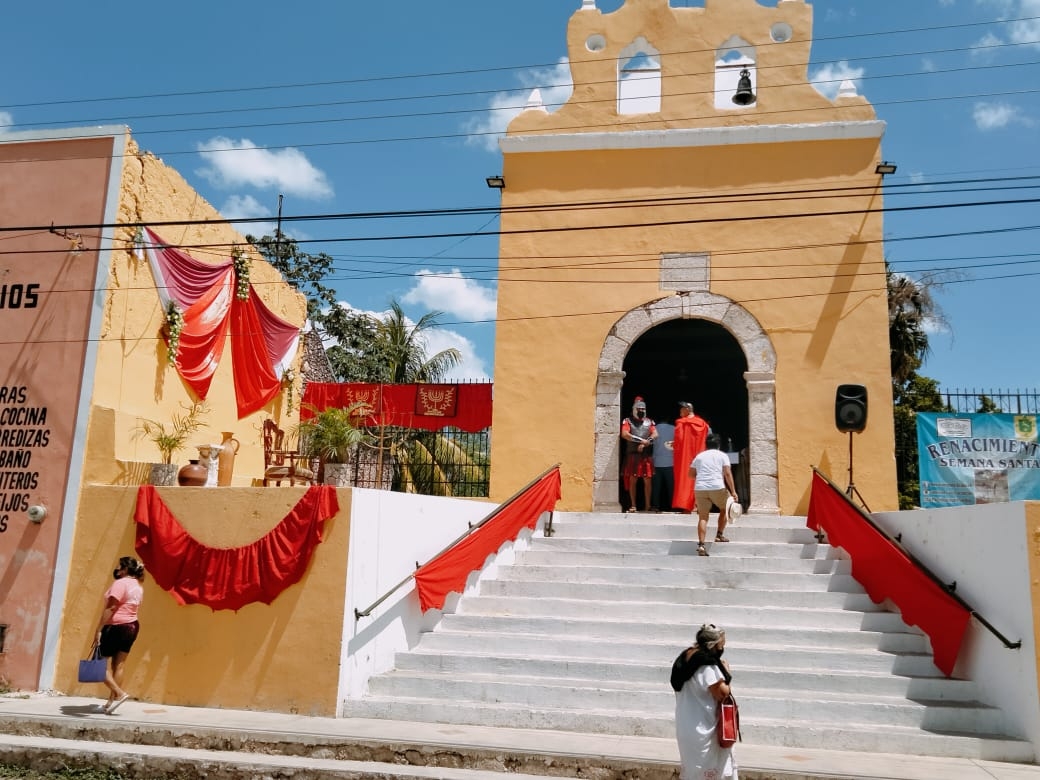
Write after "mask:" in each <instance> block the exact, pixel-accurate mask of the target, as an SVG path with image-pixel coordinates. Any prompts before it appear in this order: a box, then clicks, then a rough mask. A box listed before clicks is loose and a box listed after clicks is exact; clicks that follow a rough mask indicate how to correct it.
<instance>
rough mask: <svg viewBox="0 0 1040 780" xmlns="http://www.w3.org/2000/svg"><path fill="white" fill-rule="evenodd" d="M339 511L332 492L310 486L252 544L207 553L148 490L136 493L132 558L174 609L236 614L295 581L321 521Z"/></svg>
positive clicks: (307, 559)
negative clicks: (172, 602) (171, 601)
mask: <svg viewBox="0 0 1040 780" xmlns="http://www.w3.org/2000/svg"><path fill="white" fill-rule="evenodd" d="M338 511H339V500H338V498H337V497H336V490H335V488H332V487H328V486H324V485H321V486H318V485H315V486H313V487H311V488H310V489H309V490H308V491H307V492H306V493H305V494H304V495H303V498H301V499H300V500H299V502H298V503H297V504H296V506H294V507H293V509H292V511H291V512H289V514H288V515H286V516H285V518H283V519H282V521H281V522H280V523H279V524H278V525H277V526H275V527H274V528H273V529H271V530H270V531H269V532H268V533H267V534H265V535H264V536H262V537H261V538H260V539H257V540H256V541H255V542H253V543H252V544H247V545H245V546H243V547H236V548H217V547H207V546H206V545H204V544H201V543H200V542H198V541H196V540H195V539H194V538H192V537H191V536H190V535H189V534H188V532H187V531H186V530H184V527H183V526H182V525H181V524H180V523H179V522H178V521H177V518H175V517H174V516H173V514H172V513H171V512H170V510H169V507H167V506H166V504H165V503H163V500H162V499H161V498H160V497H159V493H158V491H157V490H156V489H155V488H154V487H153V486H151V485H142V486H141V488H140V489H139V490H138V493H137V509H136V510H135V512H134V522H135V523H136V524H137V542H136V545H135V547H136V549H137V554H138V555H140V556H141V560H142V561H143V562H144V564H145V566H147V567H148V570H149V572H150V573H151V575H152V576H153V577H154V578H155V581H156V582H157V583H158V584H159V587H161V588H162V589H163V590H166V591H169V592H170V594H171V595H172V596H173V597H174V598H175V599H176V600H177V601H178V602H179V603H180V604H205V605H206V606H207V607H210V608H211V609H214V610H217V609H231V610H236V611H237V610H239V609H241V608H242V607H244V606H245V605H246V604H252V603H253V602H256V601H260V602H263V603H264V604H270V603H271V602H272V601H274V600H275V599H276V598H277V597H278V595H279V594H280V593H281V592H282V591H283V590H285V589H286V588H288V587H289V586H290V585H293V584H295V583H297V582H299V581H300V579H301V578H302V577H303V575H304V572H306V571H307V565H308V564H309V563H310V559H311V555H312V554H313V552H314V548H315V547H316V546H317V545H318V544H320V543H321V541H322V538H323V537H322V532H323V529H324V524H325V521H326V520H328V519H329V518H331V517H333V516H335V514H336V513H337V512H338Z"/></svg>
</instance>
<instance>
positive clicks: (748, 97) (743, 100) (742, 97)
mask: <svg viewBox="0 0 1040 780" xmlns="http://www.w3.org/2000/svg"><path fill="white" fill-rule="evenodd" d="M755 100H757V98H756V97H755V93H754V92H752V91H751V71H749V70H748V69H747V68H741V69H740V79H739V80H738V81H737V91H736V93H735V94H734V95H733V102H734V103H736V104H737V105H738V106H750V105H751V104H752V103H754V102H755Z"/></svg>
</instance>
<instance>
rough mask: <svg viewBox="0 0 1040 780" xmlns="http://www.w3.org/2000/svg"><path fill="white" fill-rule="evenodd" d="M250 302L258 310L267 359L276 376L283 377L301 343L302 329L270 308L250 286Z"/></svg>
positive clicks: (257, 314)
mask: <svg viewBox="0 0 1040 780" xmlns="http://www.w3.org/2000/svg"><path fill="white" fill-rule="evenodd" d="M249 300H250V302H251V303H252V304H253V308H254V309H256V317H257V321H258V322H259V323H260V333H261V334H263V337H264V345H265V346H266V347H267V357H268V360H269V361H270V364H271V367H272V368H274V372H275V374H277V375H278V376H279V377H281V375H282V372H283V371H284V370H285V369H286V368H288V367H289V362H290V361H291V360H292V357H293V355H295V354H296V349H297V347H298V346H299V343H300V327H299V325H293V324H292V323H291V322H288V321H287V320H283V319H282V318H281V317H279V316H278V315H277V314H275V313H274V312H273V311H271V310H270V309H269V308H267V305H266V304H265V303H264V302H263V301H262V300H261V299H260V296H259V295H257V294H256V290H254V289H253V285H249Z"/></svg>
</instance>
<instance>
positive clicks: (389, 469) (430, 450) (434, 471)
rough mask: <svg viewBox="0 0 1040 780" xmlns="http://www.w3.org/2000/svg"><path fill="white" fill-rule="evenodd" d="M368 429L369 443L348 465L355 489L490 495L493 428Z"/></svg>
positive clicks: (357, 450) (356, 451) (359, 449)
mask: <svg viewBox="0 0 1040 780" xmlns="http://www.w3.org/2000/svg"><path fill="white" fill-rule="evenodd" d="M366 432H367V433H368V442H367V443H366V444H363V445H360V446H358V447H356V448H355V450H354V453H353V457H352V458H351V462H350V464H349V466H350V480H351V484H352V485H353V486H354V487H362V488H375V489H379V490H395V491H399V492H403V493H420V494H422V495H427V496H466V497H471V498H472V497H479V498H486V497H487V496H488V492H489V491H488V482H489V479H488V476H489V470H490V465H491V461H490V457H489V451H490V443H491V429H490V428H485V429H484V430H482V431H477V432H475V433H470V432H468V431H461V430H459V429H458V428H442V429H441V430H439V431H424V430H417V429H414V428H401V427H397V426H383V427H371V428H366Z"/></svg>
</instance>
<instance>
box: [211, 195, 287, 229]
mask: <svg viewBox="0 0 1040 780" xmlns="http://www.w3.org/2000/svg"><path fill="white" fill-rule="evenodd" d="M220 213H221V214H222V215H223V216H225V217H227V218H228V219H244V218H247V217H260V216H263V217H268V216H270V215H271V207H270V206H265V205H263V204H262V203H261V202H260V201H258V200H257V199H256V198H254V197H253V196H252V195H232V196H231V197H230V198H228V199H227V200H226V201H224V205H223V206H221V207H220ZM276 226H277V223H276V222H268V221H260V222H236V223H235V230H237V231H238V232H239V233H252V234H253V235H254V236H267V235H274V230H275V227H276Z"/></svg>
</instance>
